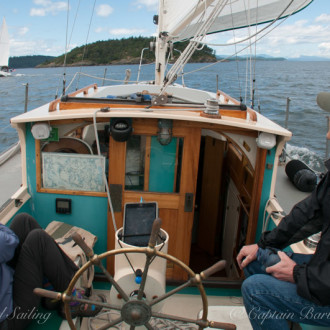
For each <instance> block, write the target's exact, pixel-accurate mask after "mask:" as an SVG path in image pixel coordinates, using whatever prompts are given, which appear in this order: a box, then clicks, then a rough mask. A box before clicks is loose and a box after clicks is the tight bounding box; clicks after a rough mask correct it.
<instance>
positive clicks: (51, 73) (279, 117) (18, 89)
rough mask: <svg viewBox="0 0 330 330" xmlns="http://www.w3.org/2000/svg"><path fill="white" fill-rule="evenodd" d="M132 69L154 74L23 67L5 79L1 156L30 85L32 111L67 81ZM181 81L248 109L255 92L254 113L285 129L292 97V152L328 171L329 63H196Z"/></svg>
mask: <svg viewBox="0 0 330 330" xmlns="http://www.w3.org/2000/svg"><path fill="white" fill-rule="evenodd" d="M127 69H129V70H131V77H130V80H131V81H134V80H136V79H137V76H138V75H139V80H140V81H143V80H151V79H153V76H154V65H152V64H150V65H143V66H142V67H141V68H140V72H139V66H138V65H116V66H93V67H82V68H77V67H71V68H66V69H64V68H40V69H18V70H16V71H15V72H13V75H12V76H11V77H6V78H0V153H1V152H3V151H5V150H6V149H7V148H8V147H10V146H11V145H12V144H14V143H15V142H16V141H17V139H18V137H17V132H16V130H15V129H13V128H12V127H11V125H10V118H11V117H14V116H17V115H19V114H21V113H23V112H24V105H25V90H26V87H25V86H26V84H28V104H27V110H28V111H29V110H31V109H34V108H36V107H38V106H41V105H43V104H44V103H47V102H49V101H51V100H53V99H54V98H55V97H57V96H59V95H61V93H62V90H63V85H64V84H63V80H65V86H66V87H68V86H69V92H72V91H74V90H76V89H79V88H82V87H84V86H86V85H89V84H92V83H95V82H96V83H97V84H98V85H99V86H101V85H102V84H106V85H107V84H118V83H120V81H123V80H124V78H125V74H126V70H127ZM249 71H252V72H253V75H251V74H250V73H249ZM64 73H65V75H64ZM77 73H80V74H77ZM104 77H105V79H103V78H104ZM253 77H254V78H253ZM96 78H98V79H96ZM252 79H254V82H253V83H251V81H252ZM177 83H180V84H184V85H185V86H187V87H192V88H197V89H203V90H208V91H213V92H215V91H216V90H217V88H219V89H220V90H222V91H224V92H225V93H227V94H229V95H231V96H233V97H235V98H237V99H242V102H243V103H246V104H247V105H248V106H250V105H251V89H253V90H254V95H255V96H254V109H255V110H256V111H259V112H261V113H262V114H263V115H265V116H266V117H268V118H269V119H271V120H273V121H275V122H276V123H278V124H279V125H281V126H285V125H286V121H285V118H286V106H287V99H288V98H289V99H290V102H289V106H290V107H289V109H290V112H289V118H288V123H287V128H288V129H289V130H290V131H291V132H292V133H293V138H292V139H291V141H290V142H289V144H288V146H287V150H288V152H289V154H290V155H291V156H292V157H294V158H300V159H303V160H304V161H305V162H306V163H307V164H308V165H309V166H311V167H312V168H314V169H315V170H317V171H320V170H323V167H322V165H323V160H324V158H325V150H326V133H327V118H326V116H327V115H329V114H327V113H325V112H324V111H323V110H321V109H320V108H319V107H318V106H317V104H316V96H317V94H318V93H319V92H321V91H328V92H330V61H328V62H298V61H257V62H255V63H254V64H253V63H252V65H250V63H247V62H245V61H239V62H223V63H217V64H215V65H212V66H209V64H205V63H191V64H187V65H186V66H185V68H184V76H183V79H182V77H179V78H178V80H177Z"/></svg>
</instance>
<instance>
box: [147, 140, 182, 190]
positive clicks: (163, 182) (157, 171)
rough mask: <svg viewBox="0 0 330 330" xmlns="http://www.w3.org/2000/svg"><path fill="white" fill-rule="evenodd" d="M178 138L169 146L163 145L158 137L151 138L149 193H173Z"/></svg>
mask: <svg viewBox="0 0 330 330" xmlns="http://www.w3.org/2000/svg"><path fill="white" fill-rule="evenodd" d="M176 142H177V138H172V141H171V143H169V144H168V145H165V146H163V145H161V144H160V143H159V142H158V140H157V137H156V136H152V138H151V152H150V172H149V191H154V192H168V193H171V192H173V189H174V178H175V168H176V166H175V162H176V148H177V143H176Z"/></svg>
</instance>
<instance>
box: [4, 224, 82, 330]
mask: <svg viewBox="0 0 330 330" xmlns="http://www.w3.org/2000/svg"><path fill="white" fill-rule="evenodd" d="M77 269H78V268H77V266H76V265H75V264H74V263H73V262H72V261H71V259H69V257H67V256H66V255H65V254H64V252H63V251H62V250H61V249H60V248H59V247H58V245H57V244H56V242H55V241H54V240H53V239H52V238H51V237H50V236H49V235H48V234H47V233H46V232H45V231H44V230H42V229H34V230H32V231H31V232H30V233H29V234H28V235H27V236H26V237H25V240H24V243H23V244H22V247H21V251H20V254H19V257H18V260H17V263H16V268H15V274H14V284H13V299H14V313H13V314H12V316H11V317H9V318H8V324H9V328H10V329H15V330H16V329H23V328H25V327H26V326H27V325H28V323H29V322H30V321H31V319H27V318H24V317H23V318H21V319H20V318H19V315H18V313H20V315H23V314H22V313H27V314H28V313H29V312H31V311H32V310H33V308H34V309H36V308H37V307H38V306H39V302H40V297H38V296H36V295H35V294H34V293H33V289H34V288H38V287H39V288H40V287H42V283H43V278H44V276H45V277H47V278H48V279H49V281H50V283H51V284H52V285H53V287H54V288H55V290H56V291H64V290H65V289H66V288H67V286H68V284H69V282H70V281H71V279H72V277H73V275H74V273H75V271H76V270H77ZM15 314H16V316H15ZM27 314H26V315H27Z"/></svg>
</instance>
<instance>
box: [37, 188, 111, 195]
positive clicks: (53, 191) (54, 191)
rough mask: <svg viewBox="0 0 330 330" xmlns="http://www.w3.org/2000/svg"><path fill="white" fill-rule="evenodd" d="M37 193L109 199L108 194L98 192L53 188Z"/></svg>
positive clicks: (39, 190) (41, 189) (43, 189)
mask: <svg viewBox="0 0 330 330" xmlns="http://www.w3.org/2000/svg"><path fill="white" fill-rule="evenodd" d="M37 192H40V193H47V194H59V195H74V196H93V197H107V193H105V192H97V191H81V190H61V189H53V188H40V189H37Z"/></svg>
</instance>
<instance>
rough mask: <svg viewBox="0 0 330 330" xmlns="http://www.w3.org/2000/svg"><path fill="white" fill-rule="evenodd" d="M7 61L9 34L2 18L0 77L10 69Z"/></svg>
mask: <svg viewBox="0 0 330 330" xmlns="http://www.w3.org/2000/svg"><path fill="white" fill-rule="evenodd" d="M8 61H9V34H8V28H7V24H6V20H5V18H3V21H2V25H1V29H0V77H8V76H10V75H11V70H10V68H9V66H8Z"/></svg>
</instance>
